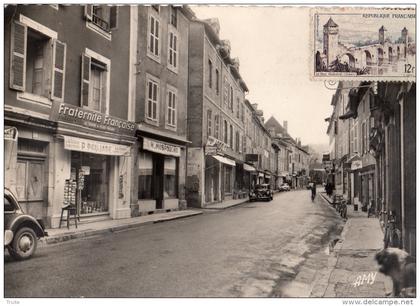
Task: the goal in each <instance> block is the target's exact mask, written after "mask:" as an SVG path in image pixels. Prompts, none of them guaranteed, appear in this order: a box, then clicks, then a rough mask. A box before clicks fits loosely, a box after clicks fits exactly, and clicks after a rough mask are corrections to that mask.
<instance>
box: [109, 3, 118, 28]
mask: <svg viewBox="0 0 420 306" xmlns="http://www.w3.org/2000/svg"><path fill="white" fill-rule="evenodd" d="M117 27H118V6H111V7H110V11H109V28H110V30H115V29H116V28H117Z"/></svg>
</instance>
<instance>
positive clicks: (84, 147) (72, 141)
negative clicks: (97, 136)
mask: <svg viewBox="0 0 420 306" xmlns="http://www.w3.org/2000/svg"><path fill="white" fill-rule="evenodd" d="M64 149H66V150H70V151H79V152H86V153H94V154H102V155H114V156H115V155H116V156H120V155H128V154H130V147H129V146H124V145H119V144H113V143H108V142H102V141H95V140H91V139H84V138H79V137H71V136H64Z"/></svg>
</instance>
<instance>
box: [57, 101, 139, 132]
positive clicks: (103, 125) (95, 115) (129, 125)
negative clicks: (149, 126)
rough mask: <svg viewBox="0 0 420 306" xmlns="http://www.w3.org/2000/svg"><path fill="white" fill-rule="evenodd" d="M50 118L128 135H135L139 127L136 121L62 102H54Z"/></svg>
mask: <svg viewBox="0 0 420 306" xmlns="http://www.w3.org/2000/svg"><path fill="white" fill-rule="evenodd" d="M50 119H51V120H52V121H57V122H66V123H72V124H76V125H79V126H84V127H88V128H93V129H97V130H101V131H106V132H112V133H117V134H124V135H128V136H134V135H135V132H136V128H137V126H136V123H135V122H131V121H126V120H123V119H120V118H117V117H112V116H109V115H106V114H103V113H99V112H95V111H92V110H89V109H86V108H81V107H77V106H74V105H70V104H66V103H60V102H53V105H52V108H51V115H50Z"/></svg>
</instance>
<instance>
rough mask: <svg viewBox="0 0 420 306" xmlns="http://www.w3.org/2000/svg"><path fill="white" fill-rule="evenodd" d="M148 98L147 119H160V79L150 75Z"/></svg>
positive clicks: (147, 90)
mask: <svg viewBox="0 0 420 306" xmlns="http://www.w3.org/2000/svg"><path fill="white" fill-rule="evenodd" d="M146 92H147V96H146V97H147V99H146V119H149V120H152V121H156V122H157V121H158V111H159V110H158V101H159V95H160V94H159V80H157V79H155V78H152V77H151V76H148V78H147V88H146Z"/></svg>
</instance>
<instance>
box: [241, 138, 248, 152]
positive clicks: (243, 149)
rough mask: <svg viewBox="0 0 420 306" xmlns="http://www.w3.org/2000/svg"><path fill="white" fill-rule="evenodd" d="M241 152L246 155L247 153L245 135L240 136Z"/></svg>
mask: <svg viewBox="0 0 420 306" xmlns="http://www.w3.org/2000/svg"><path fill="white" fill-rule="evenodd" d="M242 151H243V152H244V153H246V152H247V151H248V150H247V147H246V136H245V135H242Z"/></svg>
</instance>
